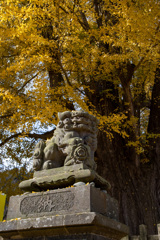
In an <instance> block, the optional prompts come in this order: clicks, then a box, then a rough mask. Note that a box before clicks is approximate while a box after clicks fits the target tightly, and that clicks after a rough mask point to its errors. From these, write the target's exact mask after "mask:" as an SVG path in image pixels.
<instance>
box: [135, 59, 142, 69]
mask: <svg viewBox="0 0 160 240" xmlns="http://www.w3.org/2000/svg"><path fill="white" fill-rule="evenodd" d="M143 60H144V57H142V58H141V60H140V61H139V63H138V64H137V65H136V66H135V68H134V71H136V70H137V69H138V68H139V67H140V65H141V64H142V62H143Z"/></svg>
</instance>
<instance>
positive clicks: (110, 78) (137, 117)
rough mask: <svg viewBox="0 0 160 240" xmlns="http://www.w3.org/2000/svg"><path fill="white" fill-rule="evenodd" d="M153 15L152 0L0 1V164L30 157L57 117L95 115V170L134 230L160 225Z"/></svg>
mask: <svg viewBox="0 0 160 240" xmlns="http://www.w3.org/2000/svg"><path fill="white" fill-rule="evenodd" d="M158 19H159V2H158V1H157V0H149V1H148V0H144V1H139V0H135V1H133V0H121V1H118V0H103V1H102V0H91V1H86V0H65V1H63V0H62V1H59V0H24V1H23V0H7V1H6V0H1V3H0V36H1V38H0V110H1V116H0V125H1V143H0V146H1V147H2V151H1V162H2V161H3V158H4V157H7V156H8V155H9V156H10V157H11V158H12V159H13V160H16V161H18V162H20V161H21V158H22V157H25V156H26V155H27V157H29V156H30V154H31V153H30V152H29V150H26V149H28V148H27V146H29V145H32V146H33V145H34V144H33V142H34V139H39V138H41V139H47V138H49V137H51V136H52V134H53V132H54V124H56V123H57V112H58V111H59V112H60V111H65V110H67V109H69V110H74V109H79V108H81V109H83V110H85V111H88V112H89V113H91V114H94V115H96V116H97V118H99V119H100V127H99V128H100V132H99V135H98V140H99V141H98V142H99V144H98V149H97V152H96V160H97V163H98V172H99V174H101V175H102V176H103V177H105V178H106V179H108V180H109V181H110V183H111V185H112V190H111V194H112V195H113V196H114V197H115V198H116V199H117V200H118V201H119V206H120V221H121V222H124V223H126V224H127V225H129V227H130V230H131V234H137V233H138V225H139V224H146V225H147V226H148V230H149V234H153V233H155V232H156V224H157V223H158V222H159V221H160V121H159V119H160V108H159V106H160V104H159V103H160V97H159V92H160V80H159V77H160V70H159V69H160V68H159V45H158V44H159V20H158ZM48 126H49V127H48ZM40 129H42V131H40ZM28 139H32V142H30V141H29V140H28ZM30 151H32V148H30ZM2 163H3V162H2Z"/></svg>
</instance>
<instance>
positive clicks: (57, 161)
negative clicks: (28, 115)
mask: <svg viewBox="0 0 160 240" xmlns="http://www.w3.org/2000/svg"><path fill="white" fill-rule="evenodd" d="M58 117H59V120H60V121H59V123H58V125H57V127H56V130H55V132H54V135H53V137H52V138H51V139H50V140H49V141H47V142H44V141H42V140H41V141H40V142H39V143H38V144H37V145H36V148H35V151H34V158H33V169H34V170H35V171H40V170H42V169H50V168H56V167H62V166H64V165H65V166H71V165H74V164H79V163H81V162H84V163H85V164H86V165H87V166H88V167H89V168H91V169H96V163H95V162H94V152H95V150H96V148H97V131H98V130H97V125H98V120H97V119H96V118H95V117H94V116H92V115H90V114H88V113H87V112H84V111H72V112H69V111H66V112H63V113H59V114H58Z"/></svg>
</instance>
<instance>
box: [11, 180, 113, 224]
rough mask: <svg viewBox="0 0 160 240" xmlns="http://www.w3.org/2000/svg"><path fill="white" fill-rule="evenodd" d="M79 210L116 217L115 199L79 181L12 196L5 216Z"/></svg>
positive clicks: (23, 216) (75, 211) (42, 214)
mask: <svg viewBox="0 0 160 240" xmlns="http://www.w3.org/2000/svg"><path fill="white" fill-rule="evenodd" d="M81 212H97V213H101V214H103V215H105V216H107V217H109V218H112V219H116V220H118V203H117V201H116V200H114V199H113V198H111V197H110V196H109V194H107V193H104V192H103V191H101V190H100V189H97V188H95V187H92V186H90V185H89V184H88V185H80V186H77V187H70V188H65V189H57V190H50V191H46V192H38V193H28V194H23V195H20V196H18V195H17V196H12V197H11V198H10V201H9V207H8V213H7V220H9V219H14V218H27V217H42V216H49V215H57V214H58V215H63V214H67V213H81Z"/></svg>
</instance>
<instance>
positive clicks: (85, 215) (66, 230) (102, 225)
mask: <svg viewBox="0 0 160 240" xmlns="http://www.w3.org/2000/svg"><path fill="white" fill-rule="evenodd" d="M128 232H129V231H128V227H127V226H126V225H124V224H121V223H119V222H116V221H115V220H113V219H109V218H107V217H106V216H103V215H101V214H98V213H95V212H81V213H74V214H66V215H57V216H45V217H38V218H27V219H20V220H13V221H7V222H1V223H0V236H2V237H5V238H10V237H12V239H25V238H31V239H35V237H40V236H45V237H51V236H52V237H54V236H57V235H61V236H70V235H75V234H90V233H92V234H97V235H100V236H103V237H106V238H108V239H121V238H122V237H124V236H126V235H128Z"/></svg>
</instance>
